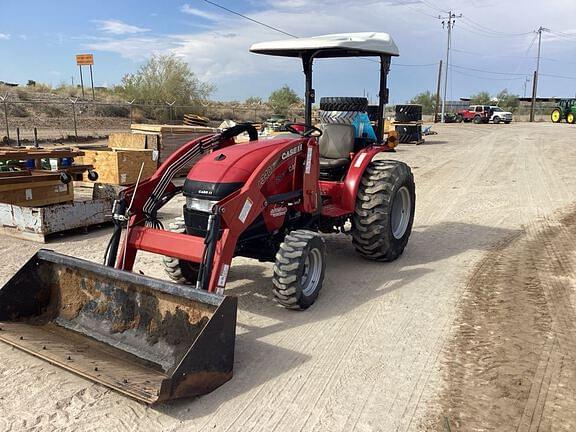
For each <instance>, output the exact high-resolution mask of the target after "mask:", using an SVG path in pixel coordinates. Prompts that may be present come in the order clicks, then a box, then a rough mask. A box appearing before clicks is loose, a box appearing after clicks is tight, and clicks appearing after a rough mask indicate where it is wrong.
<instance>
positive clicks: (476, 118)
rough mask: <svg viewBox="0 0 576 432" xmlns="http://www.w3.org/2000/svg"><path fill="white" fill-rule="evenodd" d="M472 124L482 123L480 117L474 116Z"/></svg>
mask: <svg viewBox="0 0 576 432" xmlns="http://www.w3.org/2000/svg"><path fill="white" fill-rule="evenodd" d="M473 122H474V124H480V123H481V122H482V119H481V118H480V116H478V115H477V116H475V117H474V120H473Z"/></svg>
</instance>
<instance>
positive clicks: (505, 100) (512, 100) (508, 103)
mask: <svg viewBox="0 0 576 432" xmlns="http://www.w3.org/2000/svg"><path fill="white" fill-rule="evenodd" d="M518 98H519V96H518V95H515V94H510V93H509V92H508V89H504V90H502V91H501V92H500V93H498V94H497V95H496V99H498V106H499V107H501V108H502V109H503V110H506V111H510V112H513V111H515V110H516V109H517V108H518V106H520V100H519V99H518Z"/></svg>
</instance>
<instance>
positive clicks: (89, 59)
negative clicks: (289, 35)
mask: <svg viewBox="0 0 576 432" xmlns="http://www.w3.org/2000/svg"><path fill="white" fill-rule="evenodd" d="M76 64H77V65H78V66H90V65H93V64H94V55H93V54H76Z"/></svg>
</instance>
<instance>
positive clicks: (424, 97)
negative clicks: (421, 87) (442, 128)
mask: <svg viewBox="0 0 576 432" xmlns="http://www.w3.org/2000/svg"><path fill="white" fill-rule="evenodd" d="M410 103H411V104H417V105H422V114H434V107H435V106H436V96H435V95H433V94H432V93H430V92H429V91H425V92H423V93H419V94H417V95H416V96H414V97H413V98H412V99H411V100H410Z"/></svg>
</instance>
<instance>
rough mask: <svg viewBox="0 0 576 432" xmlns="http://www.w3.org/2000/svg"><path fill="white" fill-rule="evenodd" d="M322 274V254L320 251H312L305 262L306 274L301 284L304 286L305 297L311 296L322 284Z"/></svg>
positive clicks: (303, 275)
mask: <svg viewBox="0 0 576 432" xmlns="http://www.w3.org/2000/svg"><path fill="white" fill-rule="evenodd" d="M321 274H322V252H320V250H318V249H312V250H311V251H310V253H309V254H308V255H306V260H305V261H304V272H303V273H302V278H301V279H300V283H301V285H302V293H303V294H304V295H305V296H307V297H308V296H310V295H311V294H312V293H313V292H314V291H316V288H317V287H318V283H319V282H320V275H321Z"/></svg>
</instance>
